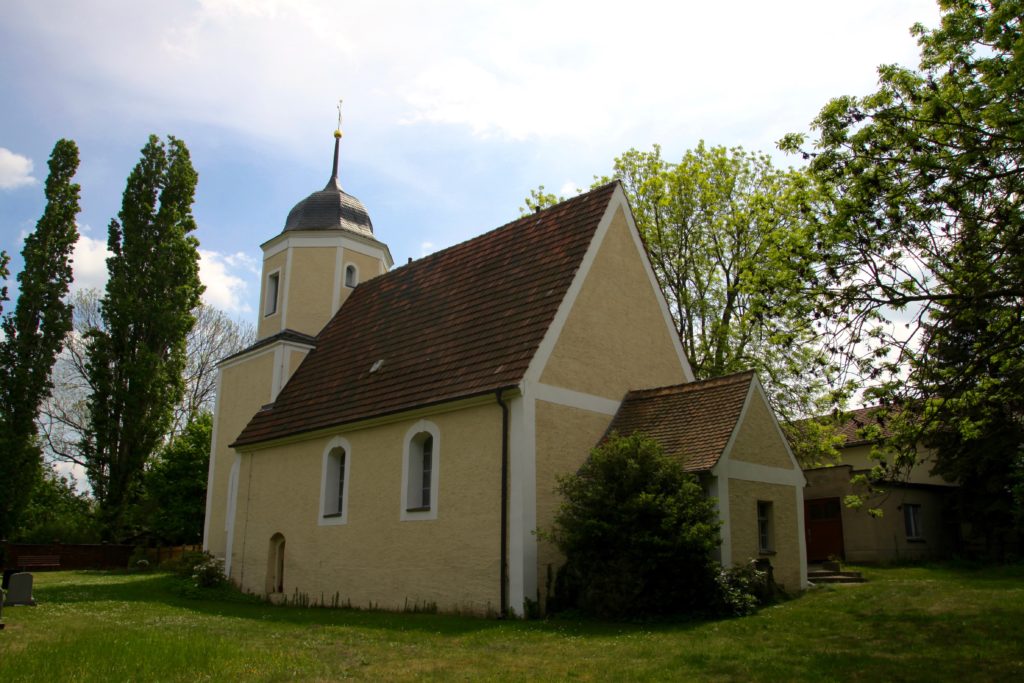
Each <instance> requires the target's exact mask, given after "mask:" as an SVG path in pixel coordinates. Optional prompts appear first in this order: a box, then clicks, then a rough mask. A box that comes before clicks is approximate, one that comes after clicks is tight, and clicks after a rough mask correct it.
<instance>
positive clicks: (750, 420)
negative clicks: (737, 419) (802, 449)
mask: <svg viewBox="0 0 1024 683" xmlns="http://www.w3.org/2000/svg"><path fill="white" fill-rule="evenodd" d="M730 457H731V458H732V459H733V460H740V461H743V462H751V463H754V464H757V465H767V466H769V467H779V468H782V469H786V470H792V469H795V468H796V466H795V465H794V463H793V460H792V459H791V458H790V457H789V454H788V453H787V452H786V448H785V444H784V442H783V437H782V436H781V434H780V433H779V430H778V427H777V426H776V424H775V421H774V419H773V417H772V413H771V408H769V407H768V404H767V403H766V402H765V401H764V400H762V399H761V397H760V395H759V394H758V392H756V391H755V392H754V395H753V396H751V399H750V404H749V406H748V408H747V414H746V416H745V417H744V419H743V424H742V425H741V426H740V431H739V433H738V434H737V435H736V441H735V442H734V443H733V448H732V451H731V452H730Z"/></svg>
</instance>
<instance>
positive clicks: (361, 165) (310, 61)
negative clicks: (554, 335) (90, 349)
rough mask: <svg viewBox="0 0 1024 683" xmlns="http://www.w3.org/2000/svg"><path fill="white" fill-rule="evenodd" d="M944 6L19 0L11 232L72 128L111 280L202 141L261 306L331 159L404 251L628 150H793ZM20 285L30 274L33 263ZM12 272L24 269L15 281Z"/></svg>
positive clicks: (6, 134)
mask: <svg viewBox="0 0 1024 683" xmlns="http://www.w3.org/2000/svg"><path fill="white" fill-rule="evenodd" d="M937 17H938V10H937V8H936V6H935V4H934V2H932V1H931V0H858V1H857V2H849V1H845V2H834V1H833V0H778V1H777V2H771V3H768V2H763V0H762V1H760V2H757V1H748V0H734V1H733V2H729V3H707V2H705V3H689V2H680V3H668V2H647V1H646V0H633V1H632V2H630V3H625V2H619V3H612V2H601V1H597V0H591V1H589V2H550V1H549V2H547V3H542V2H532V1H531V2H505V3H493V2H471V1H468V0H466V1H446V0H435V1H433V2H430V3H413V2H388V1H383V2H372V3H368V2H350V1H348V0H322V1H321V0H281V1H277V0H202V1H197V0H163V1H162V2H160V3H148V2H138V1H137V0H135V1H133V0H106V1H95V2H82V1H77V2H74V1H65V0H4V1H3V3H2V4H0V64H2V65H3V68H2V69H0V92H2V93H3V105H2V106H0V249H4V250H6V251H7V252H8V253H10V254H11V255H12V256H14V259H13V263H12V266H13V268H12V273H14V272H17V270H18V269H19V268H20V259H19V258H18V257H17V255H16V252H18V251H20V249H21V239H22V237H23V235H24V234H25V232H27V231H29V230H31V229H32V227H33V226H34V225H35V222H36V221H37V220H38V218H39V215H40V214H41V212H42V208H43V196H42V181H43V180H44V179H45V177H46V160H47V157H48V156H49V153H50V150H51V149H52V147H53V144H54V142H55V141H56V140H57V139H58V138H60V137H70V138H72V139H74V140H75V141H76V142H77V143H78V145H79V148H80V152H81V158H82V163H81V166H80V168H79V173H78V176H77V181H78V182H79V183H80V184H81V185H82V213H81V214H80V215H79V223H80V230H81V233H82V239H81V240H80V242H79V244H78V248H77V250H76V264H75V272H76V286H79V287H88V286H94V287H102V285H103V282H104V278H105V266H104V263H103V259H104V247H105V241H106V227H107V224H108V223H109V221H110V219H111V218H112V217H114V216H116V214H117V212H118V210H119V208H120V201H121V193H122V191H123V189H124V182H125V179H126V177H127V175H128V173H129V172H130V170H131V168H132V166H134V164H135V163H136V162H137V160H138V156H139V150H140V149H141V147H142V146H143V144H145V141H146V138H147V136H148V135H149V134H150V133H156V134H158V135H161V136H165V135H168V134H172V135H175V136H177V137H180V138H182V139H184V140H185V142H186V143H187V145H188V147H189V149H190V150H191V153H192V158H193V163H194V165H195V166H196V168H197V170H198V171H199V187H198V193H197V200H196V204H195V207H194V211H195V215H196V218H197V221H198V224H199V229H198V231H197V233H196V236H197V237H198V239H199V241H200V243H201V253H202V258H203V260H202V277H203V279H204V281H205V282H206V284H207V287H208V291H207V295H206V297H207V300H208V301H209V302H210V303H212V304H214V305H216V306H218V307H220V308H222V309H224V310H225V311H226V312H228V313H229V314H231V315H233V316H235V317H238V318H242V319H249V320H254V319H255V311H256V309H257V306H256V298H257V297H258V294H259V278H258V267H259V261H260V250H259V244H260V243H261V242H264V241H265V240H267V239H269V238H271V237H273V236H274V235H276V234H277V233H279V232H280V230H281V228H282V227H283V225H284V220H285V217H286V216H287V214H288V211H289V209H290V208H291V207H292V206H293V205H294V204H295V203H296V202H297V201H299V200H300V199H302V198H303V197H305V196H306V195H307V194H309V193H310V192H313V191H315V190H319V189H321V188H322V187H323V185H324V184H325V182H326V181H327V179H328V176H329V175H330V164H331V154H332V150H333V137H332V133H333V130H334V128H335V125H336V111H335V105H336V103H337V100H338V99H339V98H344V100H345V104H344V124H343V128H344V132H345V137H344V140H343V142H342V160H341V174H340V175H341V181H342V184H343V186H344V187H345V189H346V190H347V191H348V192H350V193H351V194H354V195H355V196H357V197H359V198H360V199H361V200H362V201H363V203H364V204H365V205H366V207H367V209H368V211H369V212H370V216H371V219H372V220H373V224H374V229H375V233H376V235H377V237H378V239H380V240H382V241H383V242H385V243H387V244H388V245H389V246H390V248H391V251H392V254H393V256H394V258H395V262H396V263H404V262H405V261H406V260H407V259H408V258H410V257H412V258H418V257H420V256H422V255H423V254H425V253H428V252H430V251H433V250H436V249H440V248H443V247H446V246H449V245H451V244H455V243H457V242H460V241H462V240H464V239H467V238H469V237H472V236H474V235H477V234H480V233H481V232H484V231H486V230H489V229H491V228H494V227H496V226H498V225H501V224H503V223H505V222H507V221H509V220H512V219H514V218H516V217H517V216H518V213H519V212H518V208H519V207H520V206H521V205H522V200H523V198H524V197H525V196H526V195H527V194H528V193H529V191H530V189H531V188H535V187H536V186H537V185H539V184H544V185H545V186H546V187H547V189H548V190H549V191H555V192H560V193H562V194H571V193H572V191H573V188H575V187H583V188H585V187H587V186H589V184H590V183H591V181H592V179H593V177H594V176H595V175H603V174H607V173H609V172H610V170H611V164H612V161H613V159H614V157H615V156H616V155H618V154H620V153H621V152H623V151H625V150H627V149H629V148H630V147H637V148H641V149H648V148H649V147H650V145H651V144H653V143H660V144H661V145H662V146H663V153H664V155H665V157H666V158H669V159H674V158H678V157H679V156H680V155H681V154H682V152H683V151H684V150H686V149H688V148H691V147H693V146H694V145H696V144H697V142H698V141H699V140H700V139H704V140H706V141H707V142H708V143H709V144H722V145H727V146H733V145H742V146H744V147H746V148H748V149H754V150H762V151H765V152H770V153H772V154H773V155H774V156H775V157H776V160H777V162H778V163H780V164H782V165H789V164H797V163H798V160H796V159H789V158H786V157H783V156H781V155H779V154H777V153H776V152H775V151H774V145H775V142H776V141H777V140H778V139H779V138H781V137H782V135H783V134H785V133H787V132H793V131H803V130H806V129H807V127H808V125H809V123H810V121H811V120H812V119H813V117H814V115H815V114H816V113H817V111H818V110H819V109H820V108H821V107H822V106H823V105H824V104H825V103H826V102H827V101H828V99H829V98H831V97H834V96H838V95H844V94H865V93H867V92H870V91H871V90H872V89H873V88H874V86H875V83H876V67H877V66H878V65H880V64H883V63H901V64H905V65H910V66H913V65H916V63H917V48H916V44H915V42H914V40H913V38H912V37H911V36H910V35H909V27H910V26H911V25H912V24H913V23H914V22H917V21H920V22H922V23H924V24H926V25H930V26H933V25H935V24H936V22H937ZM12 280H13V274H12ZM12 284H13V283H12Z"/></svg>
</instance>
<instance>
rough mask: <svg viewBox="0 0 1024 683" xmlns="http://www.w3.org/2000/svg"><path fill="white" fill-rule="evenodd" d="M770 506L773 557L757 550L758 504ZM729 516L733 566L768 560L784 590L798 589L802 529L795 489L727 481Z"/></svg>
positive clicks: (739, 480)
mask: <svg viewBox="0 0 1024 683" xmlns="http://www.w3.org/2000/svg"><path fill="white" fill-rule="evenodd" d="M758 501H770V502H771V503H772V525H773V532H774V533H773V535H774V539H773V540H774V550H775V552H774V554H767V555H763V554H761V553H760V552H759V549H758V538H757V502H758ZM729 515H730V518H731V521H732V534H731V540H732V560H733V564H744V563H746V562H748V561H749V560H752V559H756V558H759V557H767V558H768V559H769V560H771V563H772V566H773V567H774V571H775V580H776V581H777V582H778V583H780V584H781V585H782V586H783V587H784V588H786V590H790V591H798V590H800V588H801V587H800V569H801V568H800V545H799V544H800V537H801V535H802V534H803V529H802V528H800V527H799V525H798V523H797V520H798V517H797V498H796V490H795V489H794V487H792V486H785V485H781V484H765V483H761V482H754V481H746V480H743V479H733V478H730V479H729Z"/></svg>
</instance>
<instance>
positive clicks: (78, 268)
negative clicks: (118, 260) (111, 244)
mask: <svg viewBox="0 0 1024 683" xmlns="http://www.w3.org/2000/svg"><path fill="white" fill-rule="evenodd" d="M89 231H90V229H89V227H88V226H85V227H82V228H81V229H80V230H79V234H78V241H77V242H76V243H75V251H74V254H72V257H71V265H72V268H73V272H74V282H73V283H72V285H71V287H72V289H97V290H100V291H102V290H103V289H104V287H106V286H107V258H108V257H110V256H112V255H113V254H112V253H111V252H110V251H107V241H106V240H96V239H93V238H91V237H89V236H88V235H86V234H85V233H86V232H89Z"/></svg>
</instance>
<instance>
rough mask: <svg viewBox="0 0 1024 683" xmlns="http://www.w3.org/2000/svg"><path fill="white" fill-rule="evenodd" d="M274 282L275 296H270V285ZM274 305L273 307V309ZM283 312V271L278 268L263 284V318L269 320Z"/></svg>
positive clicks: (270, 273)
mask: <svg viewBox="0 0 1024 683" xmlns="http://www.w3.org/2000/svg"><path fill="white" fill-rule="evenodd" d="M271 281H273V282H274V292H273V294H274V296H273V297H271V296H270V294H271V292H270V283H271ZM271 304H273V307H271ZM280 312H281V269H280V268H276V269H274V270H272V271H270V272H269V273H267V278H266V280H264V282H263V317H264V318H269V317H270V316H272V315H276V314H278V313H280Z"/></svg>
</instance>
